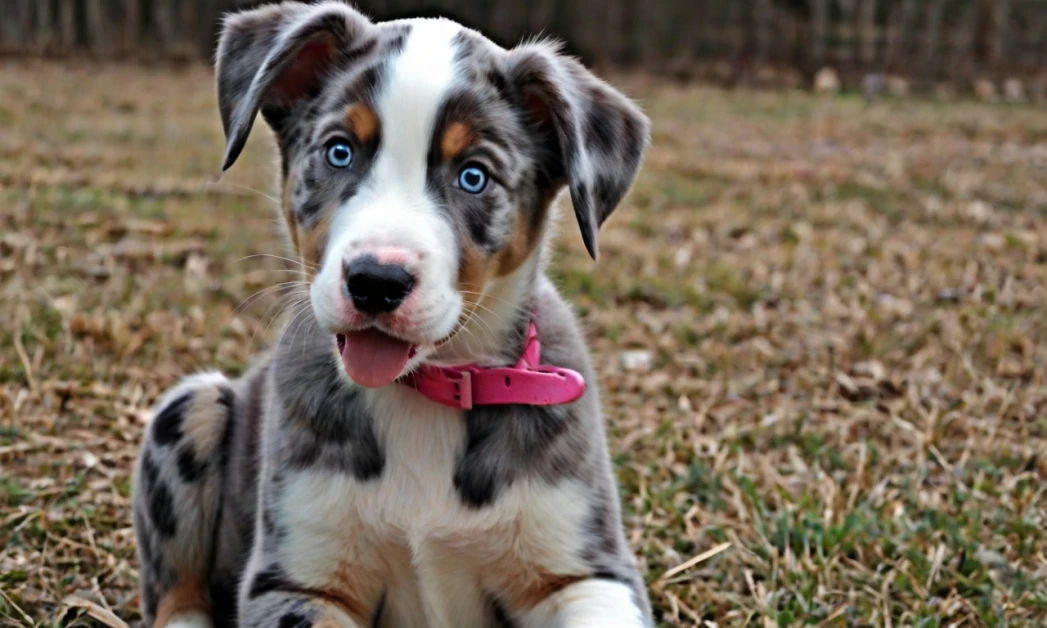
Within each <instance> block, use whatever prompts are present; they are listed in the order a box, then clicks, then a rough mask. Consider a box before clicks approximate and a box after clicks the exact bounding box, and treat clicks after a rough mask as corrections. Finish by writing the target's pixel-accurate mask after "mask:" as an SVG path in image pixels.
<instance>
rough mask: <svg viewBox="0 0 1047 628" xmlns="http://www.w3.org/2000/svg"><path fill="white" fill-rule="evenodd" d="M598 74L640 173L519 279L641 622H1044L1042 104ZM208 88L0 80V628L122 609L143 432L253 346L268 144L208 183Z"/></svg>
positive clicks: (190, 76)
mask: <svg viewBox="0 0 1047 628" xmlns="http://www.w3.org/2000/svg"><path fill="white" fill-rule="evenodd" d="M622 83H623V84H624V85H626V86H627V87H628V89H629V91H630V92H631V93H632V94H634V95H636V96H642V97H643V102H644V106H645V107H646V108H647V109H648V110H649V111H650V112H651V113H652V116H653V118H654V137H655V142H654V145H653V147H652V149H651V152H650V156H649V159H648V161H647V166H646V168H645V170H644V172H643V174H642V176H641V178H640V180H639V181H638V183H637V185H636V187H635V189H634V191H633V193H632V195H631V196H630V198H629V200H628V201H627V202H626V203H625V205H624V206H623V207H622V208H621V209H620V210H619V212H618V213H617V214H616V215H615V216H614V217H612V219H611V220H610V221H609V223H608V225H607V226H606V227H605V229H604V231H603V234H602V236H601V262H600V264H599V266H594V265H593V264H591V263H590V262H589V261H588V260H587V258H586V256H585V252H584V250H583V248H582V247H581V244H580V238H579V237H578V236H577V234H576V233H575V231H574V229H573V228H572V226H571V224H570V222H568V221H566V220H565V221H564V222H563V228H562V229H563V234H562V235H561V237H560V238H559V240H558V244H557V248H558V254H557V256H556V261H555V265H554V268H553V272H554V275H555V276H556V278H557V280H558V281H559V283H560V285H561V286H562V287H563V288H564V290H565V291H566V292H567V293H568V296H569V297H570V298H571V300H572V301H573V302H574V303H575V304H576V305H577V307H578V311H579V312H580V313H581V314H582V317H583V320H584V323H585V326H586V329H587V333H588V334H589V339H590V344H591V346H592V349H593V352H594V359H595V361H596V364H597V366H598V368H599V370H600V373H601V387H602V389H603V390H604V407H605V409H606V412H607V417H608V425H609V431H610V435H611V447H612V454H613V456H614V460H615V462H616V465H617V469H618V476H619V480H620V483H621V486H622V489H623V502H624V509H625V512H626V524H627V526H628V528H629V530H628V532H629V539H630V542H631V543H632V546H633V548H634V550H635V552H636V554H637V555H638V556H639V559H640V562H641V565H642V567H643V568H644V570H645V573H646V574H647V578H648V581H649V584H650V590H651V595H652V598H653V600H654V603H655V606H656V608H657V616H658V619H659V622H660V623H661V625H665V626H693V625H712V624H713V623H715V625H718V626H775V625H779V626H794V625H825V626H851V625H853V626H865V625H890V626H939V625H943V626H944V625H953V626H960V625H963V626H967V625H973V626H1019V625H1030V626H1033V625H1045V624H1047V456H1045V455H1044V451H1045V442H1047V383H1045V375H1047V343H1045V342H1044V339H1047V179H1045V178H1044V172H1047V153H1045V152H1044V146H1043V138H1044V137H1047V111H1045V110H1043V109H1042V108H1039V109H1037V108H1033V107H1007V106H1000V105H996V106H993V105H983V104H977V103H969V102H957V103H949V104H944V103H929V102H886V103H882V104H878V105H875V106H873V107H865V106H864V105H863V104H862V103H860V102H859V101H858V100H857V99H852V98H847V99H840V100H836V101H827V100H821V99H818V98H815V97H812V96H809V95H806V94H801V93H782V94H774V93H750V92H741V91H739V92H724V91H717V90H712V89H704V88H693V87H689V88H683V87H679V86H670V85H665V84H660V83H657V82H652V81H648V80H645V79H643V78H640V77H625V78H623V79H622ZM211 90H212V78H211V76H210V74H209V72H208V71H207V70H206V69H204V68H189V69H186V70H179V71H173V70H161V69H157V68H152V69H141V68H134V67H121V66H107V67H95V66H77V67H68V66H66V67H63V66H58V65H50V64H41V63H33V64H29V65H18V64H14V63H11V62H6V63H5V65H3V67H2V68H0V96H2V98H0V100H3V102H4V106H3V110H2V114H0V115H2V121H3V126H2V128H0V155H2V159H0V319H2V320H3V321H4V323H3V325H0V625H13V626H21V625H40V626H58V625H63V626H65V625H68V626H72V625H99V622H102V623H103V624H104V623H110V624H111V625H115V624H113V621H112V620H104V619H99V618H101V617H106V616H107V615H106V614H105V613H106V612H109V611H111V612H112V613H115V615H117V616H119V617H121V618H123V619H124V620H126V621H128V622H130V623H134V622H136V621H137V620H138V619H139V615H138V604H139V602H138V597H137V591H136V579H137V571H136V569H137V564H136V559H135V556H134V547H133V538H132V530H131V522H130V517H129V514H130V513H129V503H128V495H129V468H130V465H131V462H132V460H133V457H134V455H135V451H136V447H137V443H138V441H139V439H140V437H141V433H142V429H143V421H144V418H145V417H146V414H147V410H148V408H149V406H150V405H151V404H152V403H153V402H154V400H155V399H156V398H157V396H158V395H159V394H160V393H161V392H162V391H163V390H164V389H165V388H166V387H168V386H170V385H172V384H173V383H174V382H175V381H177V379H178V378H179V377H180V376H181V375H183V374H186V373H190V372H193V371H195V370H198V369H202V368H208V367H213V366H216V365H217V366H219V367H221V368H223V369H225V370H227V371H229V372H230V373H233V374H235V373H237V372H239V371H240V370H241V369H242V368H243V367H244V365H245V364H246V363H247V361H248V359H249V357H250V356H251V355H252V354H254V353H256V352H257V351H259V350H260V349H262V348H263V347H264V346H265V345H266V342H267V341H268V340H269V339H271V338H272V337H273V335H274V333H275V331H276V330H274V329H273V327H271V326H270V321H271V319H272V318H273V315H274V314H275V313H276V311H277V310H278V309H279V306H278V298H277V295H276V294H275V293H274V292H272V291H269V292H263V293H262V294H260V295H257V298H252V297H253V296H254V295H256V293H257V292H258V291H260V290H264V289H265V288H267V287H269V286H271V285H273V284H275V283H278V282H279V281H283V280H284V279H283V276H284V274H283V273H281V270H282V269H284V268H286V267H285V266H284V265H283V264H282V262H281V261H280V260H277V259H273V258H269V257H248V256H254V255H259V254H263V253H269V252H272V251H274V250H275V249H276V247H277V246H278V245H279V243H280V240H279V234H278V231H277V229H276V222H275V221H274V216H275V214H274V212H273V203H272V201H271V199H269V198H267V197H266V195H267V194H272V192H273V190H272V186H271V176H272V173H273V171H274V168H273V159H274V158H273V148H272V143H271V139H270V138H269V137H268V136H267V133H266V132H264V131H261V130H259V131H260V132H257V133H256V134H255V136H254V137H253V138H252V140H251V144H250V146H249V147H248V149H247V150H246V151H245V156H244V158H243V159H242V160H241V163H239V164H238V165H237V166H236V168H234V170H233V171H232V172H231V173H229V174H227V175H226V177H225V178H223V180H222V182H221V183H212V181H213V177H214V175H215V173H216V172H217V167H218V163H219V158H220V155H221V132H220V128H219V125H218V119H217V114H216V112H215V110H214V102H213V95H212V91H211ZM114 92H115V93H117V94H118V95H114ZM635 349H646V350H650V351H651V352H652V359H651V360H650V361H649V367H648V366H647V363H646V362H643V361H641V362H640V363H639V366H638V367H636V368H635V369H632V370H629V369H626V368H624V366H623V361H621V360H620V359H619V354H620V353H621V352H623V351H627V350H635ZM725 543H729V544H730V545H729V546H724V545H723V544H725ZM725 547H726V549H724V548H725ZM713 549H719V550H720V551H718V552H710V550H713ZM703 553H707V554H708V555H707V557H705V558H704V559H702V560H699V561H697V562H696V563H695V564H693V566H691V567H689V568H687V569H683V570H674V571H673V572H670V570H673V568H675V567H677V566H678V565H681V564H682V563H684V562H685V561H688V560H689V559H692V558H693V557H696V556H698V555H701V554H703ZM692 562H693V561H692ZM667 573H671V575H670V576H669V577H665V574H667ZM88 615H91V616H92V617H94V618H93V619H92V618H89V617H88Z"/></svg>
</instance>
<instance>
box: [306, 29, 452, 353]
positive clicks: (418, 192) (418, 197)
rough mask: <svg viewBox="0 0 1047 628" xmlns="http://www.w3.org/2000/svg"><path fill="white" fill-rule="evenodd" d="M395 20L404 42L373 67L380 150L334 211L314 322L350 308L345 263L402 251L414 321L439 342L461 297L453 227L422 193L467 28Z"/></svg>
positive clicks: (328, 323)
mask: <svg viewBox="0 0 1047 628" xmlns="http://www.w3.org/2000/svg"><path fill="white" fill-rule="evenodd" d="M396 24H408V25H410V27H411V30H410V32H409V33H408V35H407V40H406V41H405V42H404V47H403V49H402V50H401V51H400V52H398V53H394V54H393V55H392V56H391V57H390V58H389V59H387V60H386V61H385V64H384V65H383V66H382V68H381V69H380V70H379V72H380V74H381V78H380V79H379V88H378V94H377V98H376V102H375V103H374V107H375V112H376V113H377V114H378V120H379V124H380V126H381V135H380V137H381V139H380V140H379V145H378V153H377V154H376V155H375V161H374V164H373V165H372V166H371V168H370V169H369V171H368V172H367V174H366V175H365V176H364V179H363V181H361V183H360V187H359V188H358V190H357V191H356V193H355V194H354V195H353V196H352V198H350V199H348V200H347V201H346V202H345V203H343V204H342V205H341V206H340V207H338V208H337V209H336V210H335V212H334V217H333V218H332V222H331V228H330V234H331V235H330V239H329V240H328V244H327V251H326V253H325V256H324V264H323V267H322V268H321V270H320V272H319V273H318V275H317V279H316V281H315V283H314V285H313V287H312V288H311V290H310V294H311V300H312V305H313V311H314V312H315V313H316V316H317V320H318V321H319V322H320V324H321V326H322V327H324V328H325V329H327V330H328V331H332V332H333V331H335V330H337V329H338V328H339V325H340V324H341V323H340V321H343V314H342V312H343V311H344V310H345V307H346V305H345V303H344V302H343V299H342V297H341V296H340V295H341V294H342V288H341V284H342V265H343V263H345V262H348V261H350V260H352V259H354V258H356V257H359V256H360V255H363V254H366V253H368V252H369V251H370V250H371V249H373V248H375V247H395V248H399V249H402V250H404V251H407V252H408V254H409V256H410V257H412V258H415V259H417V260H419V261H418V264H417V266H416V267H414V268H412V269H411V270H412V271H413V272H414V273H415V274H416V275H417V279H418V283H417V284H416V286H415V288H414V291H413V293H412V300H414V301H416V302H418V303H422V304H424V305H425V306H424V307H422V308H419V309H418V311H419V312H421V311H422V310H424V311H425V313H424V314H418V315H417V317H416V319H415V320H414V321H413V323H414V324H415V326H416V327H417V328H418V330H419V331H420V333H423V334H425V335H426V337H427V338H428V339H429V340H430V341H435V340H437V339H439V338H443V337H445V336H447V335H449V334H450V333H451V332H452V331H453V329H454V326H455V324H456V323H457V321H458V317H459V314H460V310H461V302H462V298H461V295H460V294H458V292H457V290H456V283H455V282H456V278H457V276H458V251H459V246H458V243H457V236H456V232H455V229H454V226H453V225H452V224H451V223H450V222H449V221H448V219H447V217H446V215H445V213H444V211H443V210H442V209H441V208H440V207H439V205H438V204H437V201H436V200H435V199H434V198H433V197H432V195H431V194H429V193H428V189H427V176H426V175H427V170H428V159H429V149H430V147H431V146H432V143H433V133H434V130H435V127H436V119H437V115H438V114H439V112H440V108H441V106H442V105H443V103H444V102H445V100H446V99H447V96H448V94H450V93H451V90H452V89H454V86H455V83H456V82H457V81H459V80H460V77H459V76H457V74H456V72H455V65H456V64H455V55H456V53H457V46H456V45H455V42H454V40H455V35H457V34H458V33H459V32H461V31H462V30H463V27H462V26H461V25H459V24H456V23H454V22H451V21H448V20H431V19H415V20H404V21H401V22H396ZM446 183H447V184H448V185H451V184H452V182H446ZM421 260H424V262H422V261H421ZM408 309H409V308H408Z"/></svg>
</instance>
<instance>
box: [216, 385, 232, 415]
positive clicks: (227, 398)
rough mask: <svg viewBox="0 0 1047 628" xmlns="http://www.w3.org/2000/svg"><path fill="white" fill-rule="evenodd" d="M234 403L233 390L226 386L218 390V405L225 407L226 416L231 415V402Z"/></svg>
mask: <svg viewBox="0 0 1047 628" xmlns="http://www.w3.org/2000/svg"><path fill="white" fill-rule="evenodd" d="M234 401H236V395H235V394H234V393H233V389H232V388H230V387H228V386H221V387H219V389H218V403H219V404H220V405H222V406H223V407H225V411H226V414H227V415H229V414H232V412H233V402H234Z"/></svg>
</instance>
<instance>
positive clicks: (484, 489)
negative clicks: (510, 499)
mask: <svg viewBox="0 0 1047 628" xmlns="http://www.w3.org/2000/svg"><path fill="white" fill-rule="evenodd" d="M479 466H480V460H477V459H476V457H473V458H470V457H469V456H466V457H465V458H463V459H462V462H461V464H459V469H458V471H457V472H456V473H455V475H454V488H455V490H457V491H458V497H459V498H460V499H461V500H462V502H463V503H464V504H465V505H466V506H469V507H471V508H483V507H484V506H489V505H491V504H492V503H493V502H494V498H495V493H496V492H497V490H498V483H497V482H496V479H498V478H495V476H494V475H493V474H490V473H483V472H481V471H480V470H479V469H478V468H477V467H479ZM506 481H507V482H509V481H510V480H506Z"/></svg>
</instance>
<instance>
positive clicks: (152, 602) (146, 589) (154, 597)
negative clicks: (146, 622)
mask: <svg viewBox="0 0 1047 628" xmlns="http://www.w3.org/2000/svg"><path fill="white" fill-rule="evenodd" d="M159 604H160V595H159V594H158V593H157V592H156V588H155V587H153V585H151V584H146V585H143V586H142V611H143V614H144V615H145V616H146V617H148V618H151V619H152V618H155V617H156V609H157V606H158V605H159Z"/></svg>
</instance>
